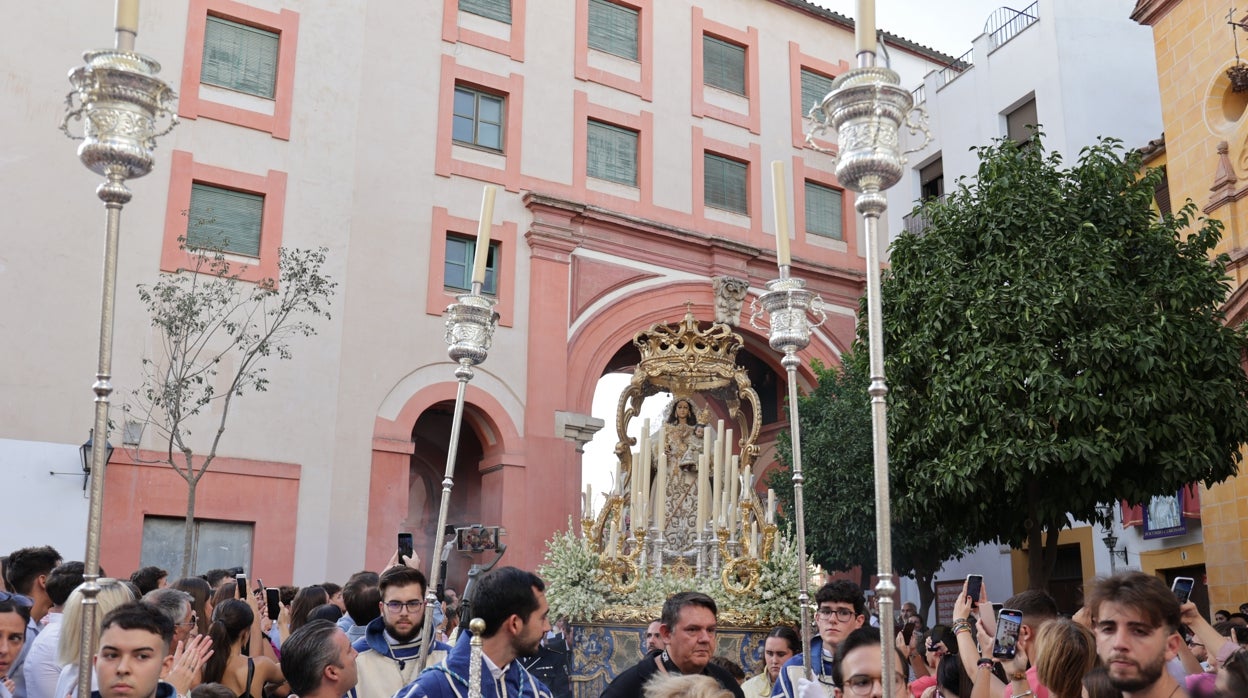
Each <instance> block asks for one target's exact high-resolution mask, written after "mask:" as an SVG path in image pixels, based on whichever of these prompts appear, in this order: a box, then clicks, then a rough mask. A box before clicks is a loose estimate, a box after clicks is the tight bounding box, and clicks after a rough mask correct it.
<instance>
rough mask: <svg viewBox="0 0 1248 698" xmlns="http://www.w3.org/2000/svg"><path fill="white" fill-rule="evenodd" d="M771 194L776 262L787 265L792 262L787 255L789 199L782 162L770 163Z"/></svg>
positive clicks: (783, 265)
mask: <svg viewBox="0 0 1248 698" xmlns="http://www.w3.org/2000/svg"><path fill="white" fill-rule="evenodd" d="M771 195H772V202H773V203H774V204H775V209H776V262H777V263H778V264H779V265H780V266H782V267H787V266H789V265H790V264H792V263H793V260H792V259H791V258H790V257H789V201H788V198H789V197H788V192H787V190H786V188H785V186H784V162H782V161H780V160H774V161H772V163H771Z"/></svg>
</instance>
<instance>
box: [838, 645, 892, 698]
mask: <svg viewBox="0 0 1248 698" xmlns="http://www.w3.org/2000/svg"><path fill="white" fill-rule="evenodd" d="M894 649H895V648H894ZM883 664H884V663H883V662H882V661H881V660H880V631H879V630H878V629H876V628H872V627H866V628H859V629H857V630H855V631H853V632H852V633H849V635H848V636H847V637H846V638H845V639H844V640H843V641H842V642H841V644H840V645H839V646H838V647H837V649H836V656H835V657H834V659H833V662H832V683H833V684H834V685H835V686H836V687H837V688H838V689H840V691H841V696H842V698H865V697H866V696H873V697H874V698H909V696H908V692H907V690H906V663H905V661H903V658H902V657H901V656H900V653H898V657H897V658H896V661H895V662H894V663H893V675H892V676H889V677H885V676H884V666H883Z"/></svg>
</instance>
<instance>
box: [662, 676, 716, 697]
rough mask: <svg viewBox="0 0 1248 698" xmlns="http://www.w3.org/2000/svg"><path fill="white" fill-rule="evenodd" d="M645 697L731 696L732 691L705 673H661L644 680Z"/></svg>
mask: <svg viewBox="0 0 1248 698" xmlns="http://www.w3.org/2000/svg"><path fill="white" fill-rule="evenodd" d="M645 698H732V691H729V690H728V689H726V688H724V687H723V686H721V685H719V682H718V681H716V680H715V679H713V678H711V677H709V676H706V675H705V674H668V673H662V674H658V675H656V676H655V677H654V678H652V679H650V680H649V681H647V682H646V686H645Z"/></svg>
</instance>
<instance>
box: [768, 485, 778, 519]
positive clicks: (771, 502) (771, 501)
mask: <svg viewBox="0 0 1248 698" xmlns="http://www.w3.org/2000/svg"><path fill="white" fill-rule="evenodd" d="M775 522H776V491H775V490H773V489H771V488H768V489H767V523H769V524H774V523H775Z"/></svg>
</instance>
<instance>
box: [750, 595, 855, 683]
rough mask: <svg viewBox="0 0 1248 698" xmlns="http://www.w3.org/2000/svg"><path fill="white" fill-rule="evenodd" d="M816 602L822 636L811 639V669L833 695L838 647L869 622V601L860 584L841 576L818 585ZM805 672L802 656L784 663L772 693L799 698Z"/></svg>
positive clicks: (817, 617)
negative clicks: (847, 637) (833, 674)
mask: <svg viewBox="0 0 1248 698" xmlns="http://www.w3.org/2000/svg"><path fill="white" fill-rule="evenodd" d="M815 604H816V605H817V608H816V611H815V625H816V627H818V628H819V637H816V638H813V639H812V640H811V642H810V654H811V658H810V668H811V671H812V672H813V673H814V675H815V680H816V681H817V682H819V683H820V684H822V685H823V688H824V692H825V693H826V694H827V695H828V696H829V697H831V696H833V695H834V694H835V691H834V690H833V684H832V679H831V677H832V669H833V657H834V656H835V653H836V648H837V646H838V645H840V644H841V642H842V641H843V640H844V639H845V638H846V636H848V635H849V634H850V633H851V632H853V631H855V630H857V629H859V628H861V627H862V625H863V623H864V622H865V621H866V616H867V600H866V597H864V596H863V593H862V589H861V588H859V587H858V585H857V584H854V583H853V582H851V581H848V580H845V579H838V580H836V581H833V582H828V583H827V584H824V585H823V586H822V587H820V588H819V591H817V592H816V593H815ZM805 673H806V670H805V668H804V666H803V661H802V655H800V654H799V655H797V656H795V657H793V658H792V659H790V660H789V661H788V662H785V665H784V668H783V669H782V670H781V671H780V679H779V680H778V681H776V685H775V686H774V687H773V688H772V691H771V695H773V696H784V698H797V697H798V696H800V695H801V693H802V691H801V687H802V686H803V685H804V684H803V682H805V681H806V680H807V679H806V676H805Z"/></svg>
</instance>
